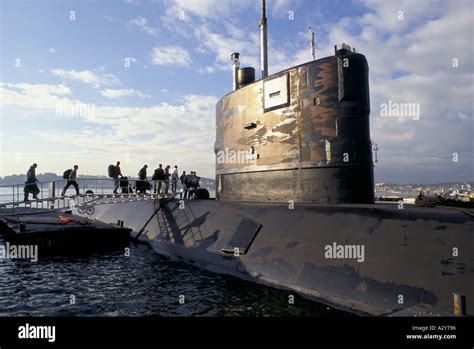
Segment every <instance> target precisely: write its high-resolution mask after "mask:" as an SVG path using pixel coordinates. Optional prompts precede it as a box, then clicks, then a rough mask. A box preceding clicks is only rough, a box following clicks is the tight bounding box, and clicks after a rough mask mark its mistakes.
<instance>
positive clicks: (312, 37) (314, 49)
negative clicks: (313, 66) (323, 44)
mask: <svg viewBox="0 0 474 349" xmlns="http://www.w3.org/2000/svg"><path fill="white" fill-rule="evenodd" d="M309 32H310V34H311V41H310V47H311V56H312V57H313V61H314V60H315V59H316V47H315V46H314V28H312V27H309Z"/></svg>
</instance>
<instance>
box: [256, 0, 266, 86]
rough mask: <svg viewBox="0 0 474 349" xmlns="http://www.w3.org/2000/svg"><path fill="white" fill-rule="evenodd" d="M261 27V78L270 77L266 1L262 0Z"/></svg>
mask: <svg viewBox="0 0 474 349" xmlns="http://www.w3.org/2000/svg"><path fill="white" fill-rule="evenodd" d="M258 26H259V27H260V77H261V78H262V79H265V78H266V77H267V76H268V52H267V11H266V6H265V0H262V18H260V22H259V24H258Z"/></svg>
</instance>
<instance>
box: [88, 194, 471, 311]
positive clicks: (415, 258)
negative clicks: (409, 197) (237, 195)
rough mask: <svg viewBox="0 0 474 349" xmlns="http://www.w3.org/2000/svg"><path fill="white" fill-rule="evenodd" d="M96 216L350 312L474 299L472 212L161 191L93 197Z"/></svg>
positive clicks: (221, 269) (218, 268)
mask: <svg viewBox="0 0 474 349" xmlns="http://www.w3.org/2000/svg"><path fill="white" fill-rule="evenodd" d="M93 218H95V219H97V220H99V221H102V222H105V223H111V222H117V220H119V219H120V220H122V221H124V226H125V227H127V228H131V229H132V230H133V232H132V233H131V235H132V237H136V236H137V235H139V237H138V238H139V240H141V241H143V242H146V243H147V244H149V245H150V246H151V247H152V248H153V249H154V250H155V251H156V252H158V253H159V254H162V255H165V256H168V257H171V258H179V259H183V260H185V261H187V262H189V263H192V264H194V265H196V266H198V267H201V268H204V269H207V270H210V271H214V272H218V273H225V274H229V275H233V276H236V277H239V278H242V279H246V280H251V281H254V282H257V283H261V284H266V285H270V286H273V287H277V288H285V289H290V290H294V291H295V292H297V293H299V294H301V295H303V296H305V297H307V298H311V299H314V300H316V301H320V302H323V303H326V304H330V305H333V306H335V307H337V308H341V309H345V310H348V311H351V312H356V313H362V314H372V315H388V314H391V313H393V312H396V311H398V310H401V309H405V308H409V307H411V306H414V305H418V304H424V305H428V306H429V309H433V311H434V312H437V313H442V314H446V313H450V312H451V309H452V298H453V296H452V293H453V292H456V293H463V294H465V295H467V309H468V311H469V309H472V306H474V305H473V304H470V302H472V299H473V297H474V257H473V256H474V237H473V236H474V235H473V226H474V219H473V217H472V213H470V214H468V213H466V212H462V211H458V210H452V209H441V208H419V207H407V206H405V207H404V209H398V208H397V206H392V205H377V204H358V205H356V204H350V205H314V204H299V205H296V206H295V207H291V206H289V205H285V204H268V203H266V204H258V203H242V202H219V201H215V200H191V201H179V200H164V199H161V200H155V201H153V200H148V201H136V202H117V203H109V204H104V205H96V206H95V214H94V216H93ZM150 218H151V219H150ZM145 222H147V223H146V225H145V226H144V224H145ZM138 232H142V233H141V234H138ZM341 249H342V250H341Z"/></svg>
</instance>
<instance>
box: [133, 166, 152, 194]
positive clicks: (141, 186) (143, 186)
mask: <svg viewBox="0 0 474 349" xmlns="http://www.w3.org/2000/svg"><path fill="white" fill-rule="evenodd" d="M147 169H148V165H145V166H143V167H142V168H141V169H140V171H139V172H138V181H137V183H136V189H137V192H139V193H141V194H144V193H146V191H147V190H149V189H150V184H149V183H148V182H147V180H146V171H147Z"/></svg>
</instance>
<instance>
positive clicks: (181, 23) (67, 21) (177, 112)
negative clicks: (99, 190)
mask: <svg viewBox="0 0 474 349" xmlns="http://www.w3.org/2000/svg"><path fill="white" fill-rule="evenodd" d="M267 8H268V9H267V12H268V13H267V16H268V30H269V33H268V40H269V72H270V74H272V73H276V72H278V71H281V70H283V69H287V68H289V67H291V66H294V65H297V64H301V63H305V62H307V61H309V60H311V59H312V58H311V52H310V47H309V37H310V35H309V30H308V28H309V27H313V28H315V33H316V34H315V35H316V56H317V57H316V58H323V57H326V56H330V55H332V54H333V53H334V45H335V44H337V45H341V44H342V43H347V44H349V45H351V46H353V47H355V48H356V49H357V50H358V52H360V53H363V54H364V55H365V56H366V57H367V60H368V62H369V67H370V92H371V115H370V118H371V138H372V141H373V142H374V143H376V144H377V147H378V149H379V151H378V152H377V158H378V162H377V163H376V164H375V165H376V166H375V178H376V180H377V181H385V182H390V183H400V184H403V183H426V184H429V183H437V182H451V181H457V182H463V181H473V173H474V154H473V153H474V152H473V149H474V148H473V146H474V145H473V134H474V132H473V131H474V122H473V100H474V99H473V95H474V93H473V92H474V76H473V63H474V58H473V57H474V48H473V45H474V29H473V19H474V1H470V0H465V1H464V0H454V1H436V0H433V1H427V0H418V1H411V0H396V1H392V0H383V1H382V0H380V1H373V0H368V1H365V0H354V1H351V0H335V1H334V0H319V1H318V0H268V1H267ZM259 11H260V9H259V2H258V1H255V0H175V1H172V0H150V1H145V0H101V1H99V0H83V1H77V0H76V1H59V0H54V1H53V0H42V1H40V0H38V1H24V0H0V30H1V33H0V39H1V40H0V53H1V62H0V137H1V140H0V153H1V155H0V176H5V175H9V174H19V173H25V172H26V170H27V169H28V167H29V165H31V164H32V163H33V162H36V163H38V165H39V167H38V169H37V172H38V173H43V172H54V173H62V172H63V171H64V170H65V169H67V168H70V167H71V166H72V165H74V164H78V165H79V170H80V173H83V174H90V175H105V174H106V172H107V166H108V165H109V164H111V163H114V162H115V161H117V160H121V162H122V166H121V167H122V172H123V173H124V174H126V175H132V176H135V175H136V173H137V172H138V170H139V169H140V167H141V166H142V165H143V164H145V163H147V164H148V165H149V166H151V167H152V168H154V167H156V166H157V164H158V163H163V164H170V165H172V166H173V165H174V164H177V165H179V166H180V169H182V170H195V171H197V172H198V173H199V174H201V175H202V176H207V177H214V169H215V166H214V161H215V155H214V150H213V148H214V141H215V105H216V103H217V101H218V100H219V99H220V98H222V96H224V95H226V94H227V93H229V92H230V91H231V86H232V81H231V70H230V68H231V62H230V55H231V53H232V52H235V51H237V52H240V54H241V65H242V66H253V67H256V68H257V67H258V55H259V48H258V19H259V16H260V13H259ZM389 103H390V105H403V104H404V103H411V104H412V105H416V106H417V107H418V108H419V114H416V115H408V116H407V115H402V116H400V115H398V116H397V115H396V113H395V112H392V113H388V114H387V113H385V112H383V110H384V108H383V107H382V106H387V105H389ZM392 111H393V110H392Z"/></svg>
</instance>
